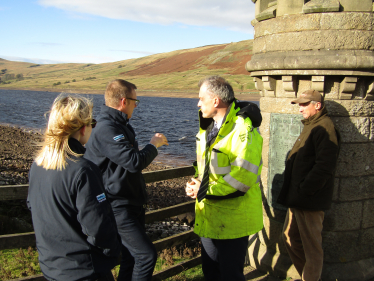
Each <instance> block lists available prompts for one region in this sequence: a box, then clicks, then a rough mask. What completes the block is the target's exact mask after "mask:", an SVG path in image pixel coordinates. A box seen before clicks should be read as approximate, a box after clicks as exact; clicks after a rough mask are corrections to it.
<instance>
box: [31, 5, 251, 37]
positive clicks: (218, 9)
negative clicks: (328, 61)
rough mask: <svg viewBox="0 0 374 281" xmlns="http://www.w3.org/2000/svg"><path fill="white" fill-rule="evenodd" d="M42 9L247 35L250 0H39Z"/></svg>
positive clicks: (249, 18) (249, 19)
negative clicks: (178, 24)
mask: <svg viewBox="0 0 374 281" xmlns="http://www.w3.org/2000/svg"><path fill="white" fill-rule="evenodd" d="M38 2H39V4H41V5H43V6H45V7H55V8H59V9H62V10H65V11H67V12H75V13H83V14H91V15H97V16H102V17H107V18H112V19H123V20H132V21H139V22H146V23H156V24H163V25H170V24H175V23H180V24H186V25H196V26H214V27H219V28H227V29H231V30H238V31H242V32H248V33H249V32H250V30H251V24H250V22H251V20H252V19H253V18H254V8H255V5H254V4H253V3H252V1H249V0H231V1H227V0H157V1H155V0H137V1H134V0H106V1H103V0H39V1H38Z"/></svg>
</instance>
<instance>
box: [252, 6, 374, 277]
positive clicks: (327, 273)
mask: <svg viewBox="0 0 374 281" xmlns="http://www.w3.org/2000/svg"><path fill="white" fill-rule="evenodd" d="M252 2H254V3H255V5H256V8H255V9H256V18H255V20H253V21H252V25H253V26H254V30H255V37H254V43H253V56H252V59H251V60H250V61H249V62H248V63H247V65H246V69H247V70H248V71H249V72H250V73H251V76H252V77H254V80H255V82H256V88H257V89H258V90H259V91H260V93H261V95H262V98H261V100H260V107H261V111H262V114H263V119H264V120H263V123H262V125H261V127H260V132H261V134H262V136H263V138H264V149H263V163H264V166H263V170H262V185H263V195H264V221H265V228H264V230H263V231H262V232H260V234H259V235H258V236H253V237H251V239H250V248H249V262H250V264H251V265H252V266H254V267H256V268H258V269H260V270H264V271H270V272H273V273H274V274H275V275H279V276H286V275H287V276H292V277H298V274H297V271H296V270H295V268H294V267H293V266H291V262H290V260H289V258H288V254H287V251H286V249H285V246H284V245H283V241H282V240H281V233H282V225H283V221H284V218H285V214H286V209H285V208H284V207H282V206H281V205H278V204H277V203H276V199H277V196H278V193H279V190H280V188H281V186H282V183H283V175H282V173H283V171H284V167H285V160H286V156H287V153H288V152H289V150H290V149H291V148H292V146H293V144H294V142H295V140H296V137H297V136H298V135H299V134H300V132H301V129H302V124H301V122H300V120H301V119H302V116H301V115H300V114H298V105H291V104H290V101H291V100H292V99H294V98H296V97H298V96H299V95H300V94H301V93H302V92H303V91H305V90H308V89H315V90H318V91H320V92H321V93H323V95H324V97H325V100H326V107H327V109H328V111H329V115H330V117H331V118H332V120H333V122H334V123H335V125H336V127H337V128H338V130H339V131H340V133H341V136H342V146H341V151H340V156H339V160H338V165H337V170H336V175H335V177H336V178H335V191H334V197H333V205H332V209H331V210H329V211H327V212H326V213H325V221H324V231H323V248H324V269H323V273H322V279H323V280H324V281H325V280H334V281H335V280H336V279H337V280H339V281H344V280H352V281H358V280H368V279H370V278H372V277H374V143H373V141H374V104H373V101H374V13H373V0H309V1H307V0H278V1H274V0H252Z"/></svg>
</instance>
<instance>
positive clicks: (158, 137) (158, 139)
mask: <svg viewBox="0 0 374 281" xmlns="http://www.w3.org/2000/svg"><path fill="white" fill-rule="evenodd" d="M150 143H151V144H153V145H154V146H155V147H157V148H159V147H160V146H163V145H169V143H168V140H167V138H166V137H165V136H164V134H160V133H156V134H155V135H154V136H153V137H152V139H151V141H150Z"/></svg>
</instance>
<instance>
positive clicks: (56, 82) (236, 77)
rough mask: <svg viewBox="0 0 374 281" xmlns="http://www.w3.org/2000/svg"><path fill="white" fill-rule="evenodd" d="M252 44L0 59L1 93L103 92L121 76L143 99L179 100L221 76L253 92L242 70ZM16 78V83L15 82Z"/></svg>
mask: <svg viewBox="0 0 374 281" xmlns="http://www.w3.org/2000/svg"><path fill="white" fill-rule="evenodd" d="M252 44H253V40H245V41H240V42H234V43H228V44H220V45H209V46H203V47H198V48H193V49H184V50H177V51H173V52H168V53H161V54H155V55H151V56H146V57H142V58H137V59H129V60H124V61H118V62H113V63H103V64H80V63H64V64H43V65H39V64H32V63H26V62H14V61H7V60H4V59H0V78H1V80H2V81H1V83H0V89H26V90H42V91H55V92H58V91H71V92H80V93H103V90H104V89H105V86H106V84H107V83H108V82H109V81H110V80H112V79H115V78H122V79H126V80H129V81H131V82H133V83H135V84H136V85H137V86H138V89H139V92H140V93H141V94H142V95H153V94H154V93H159V92H164V93H167V92H170V93H173V96H178V95H181V96H183V95H186V93H188V92H193V93H196V92H197V90H198V89H197V83H198V81H199V80H200V79H201V78H202V77H204V76H207V75H221V76H223V77H225V78H226V79H227V80H228V81H229V82H230V83H231V84H232V86H233V88H234V90H235V91H236V92H237V93H256V92H257V91H256V90H255V88H254V82H253V79H252V78H251V77H250V75H249V74H250V73H248V72H247V71H246V70H245V64H246V62H247V61H249V60H250V59H251V55H252ZM6 74H14V75H13V76H14V78H13V79H9V78H10V76H9V75H8V76H7V78H8V79H7V80H6V81H4V80H5V79H4V78H5V75H6ZM17 74H21V76H22V77H21V79H16V78H15V77H16V76H17ZM18 77H20V75H18Z"/></svg>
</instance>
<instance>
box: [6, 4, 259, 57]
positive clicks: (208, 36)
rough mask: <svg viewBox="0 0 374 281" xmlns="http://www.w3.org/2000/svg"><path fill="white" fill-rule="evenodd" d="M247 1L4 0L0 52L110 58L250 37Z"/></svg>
mask: <svg viewBox="0 0 374 281" xmlns="http://www.w3.org/2000/svg"><path fill="white" fill-rule="evenodd" d="M254 9H255V5H254V4H253V3H252V1H250V0H230V1H227V0H131V1H130V0H7V1H5V0H0V25H1V38H2V40H1V45H0V58H3V59H7V60H13V61H27V62H32V63H41V64H42V63H67V62H79V63H105V62H114V61H121V60H126V59H131V58H138V57H144V56H148V55H151V54H156V53H164V52H169V51H174V50H179V49H189V48H195V47H200V46H205V45H211V44H221V43H230V42H238V41H242V40H247V39H253V27H252V25H251V20H253V18H254Z"/></svg>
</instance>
